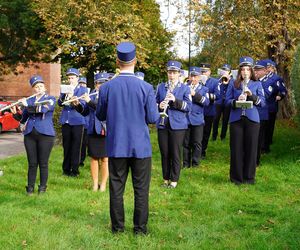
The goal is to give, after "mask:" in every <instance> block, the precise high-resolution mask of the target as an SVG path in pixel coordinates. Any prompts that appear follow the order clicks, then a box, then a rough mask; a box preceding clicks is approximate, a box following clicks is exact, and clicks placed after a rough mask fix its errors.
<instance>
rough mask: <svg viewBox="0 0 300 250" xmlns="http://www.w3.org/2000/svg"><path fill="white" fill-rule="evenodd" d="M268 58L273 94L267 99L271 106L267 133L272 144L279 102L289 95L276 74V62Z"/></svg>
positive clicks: (269, 81) (269, 79) (269, 83)
mask: <svg viewBox="0 0 300 250" xmlns="http://www.w3.org/2000/svg"><path fill="white" fill-rule="evenodd" d="M266 60H267V65H268V66H267V70H268V85H269V86H268V88H270V92H272V94H271V96H270V97H269V98H268V100H267V105H268V108H269V120H268V125H267V133H266V140H265V142H266V144H267V145H271V144H272V142H273V134H274V128H275V121H276V116H277V112H278V103H279V101H281V100H282V99H283V98H285V96H286V95H287V89H286V87H285V85H284V82H283V79H282V78H281V77H280V76H278V75H277V74H276V63H275V62H273V61H272V60H270V59H266ZM264 151H265V153H268V152H269V151H270V149H268V148H265V149H264Z"/></svg>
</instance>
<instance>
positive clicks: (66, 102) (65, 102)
mask: <svg viewBox="0 0 300 250" xmlns="http://www.w3.org/2000/svg"><path fill="white" fill-rule="evenodd" d="M97 94H98V93H97V91H96V92H94V93H92V94H89V96H93V95H97ZM84 96H85V95H82V96H79V97H76V98H74V99H70V100H67V101H64V102H63V103H62V105H66V104H68V103H71V102H74V101H78V100H80V99H82V98H83V97H84Z"/></svg>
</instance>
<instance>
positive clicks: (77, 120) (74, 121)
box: [57, 85, 87, 126]
mask: <svg viewBox="0 0 300 250" xmlns="http://www.w3.org/2000/svg"><path fill="white" fill-rule="evenodd" d="M84 93H87V88H85V87H82V86H80V85H77V86H76V87H75V89H74V96H78V97H79V96H82V95H83V94H84ZM64 99H65V94H60V96H59V99H58V102H57V103H58V105H59V106H60V107H63V110H62V112H61V116H60V119H59V122H60V124H62V125H63V124H65V123H68V124H70V125H71V126H73V125H84V124H85V123H86V121H85V119H84V117H83V116H82V115H81V114H79V113H78V112H77V111H76V110H75V108H74V107H73V106H72V105H62V103H63V102H64ZM80 103H81V104H84V101H82V100H80Z"/></svg>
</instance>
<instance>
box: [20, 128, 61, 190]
mask: <svg viewBox="0 0 300 250" xmlns="http://www.w3.org/2000/svg"><path fill="white" fill-rule="evenodd" d="M54 139H55V137H54V136H48V135H43V134H40V133H39V132H38V131H37V130H36V129H35V128H33V130H32V132H31V133H30V134H28V135H25V136H24V145H25V149H26V153H27V161H28V180H27V181H28V187H34V184H35V180H36V175H37V168H38V167H39V168H40V186H41V187H46V186H47V180H48V161H49V157H50V153H51V150H52V147H53V145H54Z"/></svg>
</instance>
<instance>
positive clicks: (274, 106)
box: [266, 73, 287, 112]
mask: <svg viewBox="0 0 300 250" xmlns="http://www.w3.org/2000/svg"><path fill="white" fill-rule="evenodd" d="M267 78H268V79H267V84H266V85H267V89H266V92H269V97H268V98H267V104H268V108H269V112H278V101H276V96H277V95H279V96H281V98H282V99H283V98H284V97H285V96H286V94H287V89H286V87H285V85H284V83H283V79H282V78H281V77H279V76H278V75H276V74H274V73H271V74H269V75H268V77H267ZM266 94H267V93H266Z"/></svg>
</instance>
